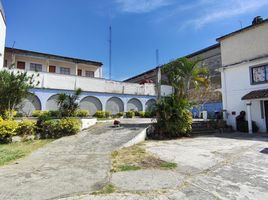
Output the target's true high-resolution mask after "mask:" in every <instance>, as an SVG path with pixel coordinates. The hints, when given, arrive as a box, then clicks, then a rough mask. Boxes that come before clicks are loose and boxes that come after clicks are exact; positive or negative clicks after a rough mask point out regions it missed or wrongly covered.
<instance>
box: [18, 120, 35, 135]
mask: <svg viewBox="0 0 268 200" xmlns="http://www.w3.org/2000/svg"><path fill="white" fill-rule="evenodd" d="M35 125H36V122H34V121H31V120H24V121H21V122H19V124H18V128H17V130H16V133H17V135H19V136H28V135H35V133H36V126H35Z"/></svg>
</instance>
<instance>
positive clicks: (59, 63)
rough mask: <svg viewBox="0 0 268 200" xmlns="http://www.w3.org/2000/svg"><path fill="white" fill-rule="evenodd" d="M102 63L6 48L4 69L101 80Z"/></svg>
mask: <svg viewBox="0 0 268 200" xmlns="http://www.w3.org/2000/svg"><path fill="white" fill-rule="evenodd" d="M101 66H102V63H98V62H95V61H86V60H81V59H75V58H69V57H62V56H55V55H50V54H43V53H38V52H31V51H26V50H19V49H11V48H6V50H5V59H4V67H13V68H17V69H21V70H26V71H38V72H48V73H51V74H64V75H75V76H84V77H95V78H102V68H101Z"/></svg>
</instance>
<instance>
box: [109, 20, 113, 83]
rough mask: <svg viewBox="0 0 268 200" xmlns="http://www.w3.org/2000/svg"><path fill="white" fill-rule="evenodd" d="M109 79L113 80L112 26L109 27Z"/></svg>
mask: <svg viewBox="0 0 268 200" xmlns="http://www.w3.org/2000/svg"><path fill="white" fill-rule="evenodd" d="M109 79H110V80H111V79H112V26H111V25H110V26H109Z"/></svg>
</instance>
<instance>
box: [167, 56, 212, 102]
mask: <svg viewBox="0 0 268 200" xmlns="http://www.w3.org/2000/svg"><path fill="white" fill-rule="evenodd" d="M199 61H200V60H193V61H192V60H189V59H187V58H179V59H177V60H174V61H173V62H170V63H168V64H166V65H165V66H164V67H163V72H164V73H165V75H166V77H167V84H169V85H171V86H172V87H173V88H174V90H175V91H174V94H175V96H176V97H177V98H186V99H187V98H188V93H189V90H190V89H191V88H199V87H200V86H205V87H208V85H209V78H208V75H209V72H208V69H207V68H205V67H200V66H199V65H198V63H199Z"/></svg>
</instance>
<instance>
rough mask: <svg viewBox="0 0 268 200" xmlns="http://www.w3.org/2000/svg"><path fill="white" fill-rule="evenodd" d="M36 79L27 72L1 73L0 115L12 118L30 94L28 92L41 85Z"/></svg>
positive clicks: (4, 71) (6, 71)
mask: <svg viewBox="0 0 268 200" xmlns="http://www.w3.org/2000/svg"><path fill="white" fill-rule="evenodd" d="M34 77H35V75H34V74H33V75H30V76H29V75H28V74H27V72H14V71H8V70H3V71H0V115H6V116H5V117H6V118H12V116H13V111H14V110H15V109H16V107H17V106H18V105H19V104H20V103H21V102H22V100H23V99H24V98H26V97H27V95H28V94H29V93H28V90H29V89H30V88H33V87H34V86H37V85H38V84H39V82H36V81H35V80H34Z"/></svg>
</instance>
